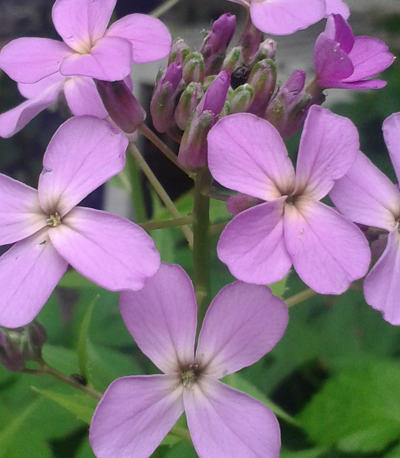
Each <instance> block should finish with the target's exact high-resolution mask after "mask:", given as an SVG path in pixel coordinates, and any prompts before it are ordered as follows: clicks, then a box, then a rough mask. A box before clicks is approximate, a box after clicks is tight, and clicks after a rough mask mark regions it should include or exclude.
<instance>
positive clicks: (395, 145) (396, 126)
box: [382, 113, 400, 183]
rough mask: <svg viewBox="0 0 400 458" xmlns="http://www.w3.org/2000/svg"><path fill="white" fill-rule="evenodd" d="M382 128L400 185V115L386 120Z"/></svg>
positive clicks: (397, 114)
mask: <svg viewBox="0 0 400 458" xmlns="http://www.w3.org/2000/svg"><path fill="white" fill-rule="evenodd" d="M382 128H383V135H384V137H385V143H386V146H387V148H388V150H389V154H390V159H391V160H392V164H393V167H394V171H395V172H396V176H397V182H398V183H400V113H393V114H392V115H390V116H389V117H388V118H386V119H385V121H384V122H383V127H382Z"/></svg>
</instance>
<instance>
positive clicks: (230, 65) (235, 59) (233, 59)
mask: <svg viewBox="0 0 400 458" xmlns="http://www.w3.org/2000/svg"><path fill="white" fill-rule="evenodd" d="M241 54H242V48H241V47H240V46H235V47H234V48H232V49H231V50H230V51H229V53H228V54H227V55H226V57H225V59H224V62H223V63H222V70H227V71H228V72H230V73H232V72H233V71H234V70H235V68H237V67H238V66H239V65H240V62H241Z"/></svg>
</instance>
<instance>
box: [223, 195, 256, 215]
mask: <svg viewBox="0 0 400 458" xmlns="http://www.w3.org/2000/svg"><path fill="white" fill-rule="evenodd" d="M260 202H261V200H260V199H257V198H256V197H252V196H248V195H247V194H242V193H240V192H238V193H237V194H235V195H234V196H229V197H228V199H227V201H226V209H227V210H228V212H229V213H231V214H232V215H237V214H238V213H241V212H242V211H244V210H247V209H248V208H250V207H253V206H254V205H257V204H259V203H260Z"/></svg>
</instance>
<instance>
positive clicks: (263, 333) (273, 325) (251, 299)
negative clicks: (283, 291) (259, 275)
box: [196, 281, 288, 378]
mask: <svg viewBox="0 0 400 458" xmlns="http://www.w3.org/2000/svg"><path fill="white" fill-rule="evenodd" d="M287 323H288V308H287V306H286V305H285V303H284V302H283V301H282V300H281V299H279V298H278V297H275V296H273V295H272V293H271V291H270V289H269V288H267V287H266V286H261V285H249V284H248V283H243V282H238V281H237V282H234V283H230V284H229V285H227V286H225V287H224V288H222V289H221V291H220V292H219V293H218V294H217V295H216V296H215V298H214V299H213V301H212V302H211V304H210V306H209V308H208V310H207V313H206V316H205V318H204V321H203V325H202V327H201V331H200V334H199V341H198V345H197V350H196V361H197V362H198V363H199V364H200V366H201V367H205V373H206V374H207V375H210V376H212V377H216V378H220V377H224V376H225V375H227V374H231V373H233V372H236V371H238V370H240V369H242V368H243V367H246V366H250V365H251V364H254V363H255V362H256V361H258V360H259V359H260V358H261V357H263V356H264V355H265V354H266V353H268V352H269V351H270V350H271V349H272V348H273V347H274V346H275V345H276V343H277V342H279V340H280V339H281V337H282V336H283V333H284V332H285V329H286V326H287Z"/></svg>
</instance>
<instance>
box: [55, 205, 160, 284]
mask: <svg viewBox="0 0 400 458" xmlns="http://www.w3.org/2000/svg"><path fill="white" fill-rule="evenodd" d="M49 237H50V239H51V241H52V243H53V244H54V246H55V248H56V249H57V251H58V252H59V253H60V254H61V256H62V257H63V258H65V259H66V260H67V261H68V262H69V263H70V264H71V265H72V267H74V269H76V270H77V271H78V272H80V273H81V274H82V275H84V276H86V277H88V278H89V279H90V280H92V281H93V282H95V283H98V284H99V285H100V286H102V287H103V288H106V289H109V290H111V291H121V290H123V289H132V290H137V289H140V288H142V287H143V285H144V282H145V280H146V279H147V278H148V277H151V276H152V275H154V274H155V273H156V272H157V269H158V268H159V265H160V256H159V254H158V252H157V251H156V249H155V248H154V244H153V240H152V239H151V237H150V236H149V235H147V234H146V232H145V231H144V230H143V229H142V228H141V227H139V226H137V225H136V224H134V223H132V222H131V221H129V220H127V219H124V218H121V217H120V216H115V215H112V214H111V213H107V212H103V211H100V210H93V209H91V208H83V207H76V208H74V209H73V210H71V211H70V212H69V213H68V215H66V216H65V217H64V218H63V220H62V224H61V225H60V226H58V227H55V228H51V229H50V230H49Z"/></svg>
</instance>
